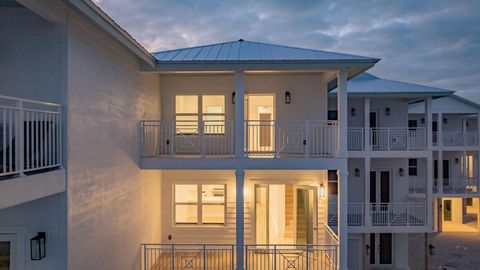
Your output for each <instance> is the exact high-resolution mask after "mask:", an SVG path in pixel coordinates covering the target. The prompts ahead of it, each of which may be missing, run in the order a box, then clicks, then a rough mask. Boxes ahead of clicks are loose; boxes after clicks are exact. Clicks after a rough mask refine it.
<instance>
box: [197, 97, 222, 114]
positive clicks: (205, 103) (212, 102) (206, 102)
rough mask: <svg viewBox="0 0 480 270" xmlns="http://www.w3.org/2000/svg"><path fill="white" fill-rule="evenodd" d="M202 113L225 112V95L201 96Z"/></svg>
mask: <svg viewBox="0 0 480 270" xmlns="http://www.w3.org/2000/svg"><path fill="white" fill-rule="evenodd" d="M202 113H203V114H208V113H225V96H224V95H215V96H210V95H209V96H202Z"/></svg>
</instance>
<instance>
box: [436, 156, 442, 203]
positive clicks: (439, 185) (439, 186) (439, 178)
mask: <svg viewBox="0 0 480 270" xmlns="http://www.w3.org/2000/svg"><path fill="white" fill-rule="evenodd" d="M437 193H438V194H443V151H442V150H440V151H438V159H437Z"/></svg>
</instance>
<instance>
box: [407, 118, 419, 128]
mask: <svg viewBox="0 0 480 270" xmlns="http://www.w3.org/2000/svg"><path fill="white" fill-rule="evenodd" d="M408 127H409V128H416V127H417V120H408Z"/></svg>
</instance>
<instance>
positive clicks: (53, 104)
mask: <svg viewBox="0 0 480 270" xmlns="http://www.w3.org/2000/svg"><path fill="white" fill-rule="evenodd" d="M0 99H7V100H11V101H23V102H28V103H32V104H39V105H45V106H54V107H61V106H62V105H60V104H57V103H53V102H46V101H39V100H33V99H26V98H18V97H10V96H4V95H0Z"/></svg>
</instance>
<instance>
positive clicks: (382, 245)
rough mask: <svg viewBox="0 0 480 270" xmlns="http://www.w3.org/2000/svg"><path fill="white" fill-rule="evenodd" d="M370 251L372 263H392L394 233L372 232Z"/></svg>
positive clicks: (375, 264) (383, 264) (384, 264)
mask: <svg viewBox="0 0 480 270" xmlns="http://www.w3.org/2000/svg"><path fill="white" fill-rule="evenodd" d="M368 252H369V254H370V265H374V266H389V265H392V263H393V235H392V234H391V233H371V234H370V245H369V250H368Z"/></svg>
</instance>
